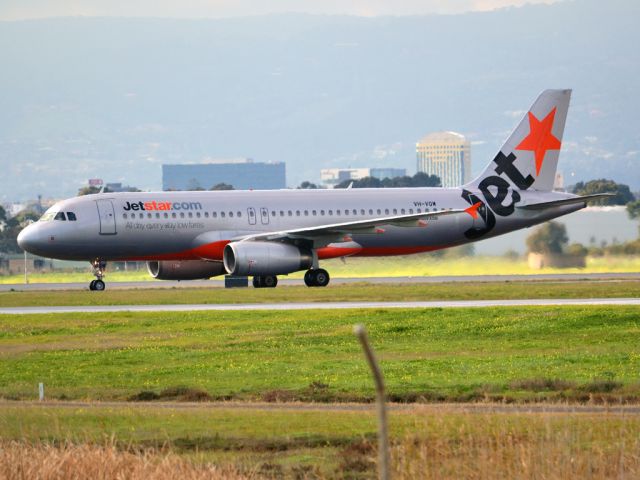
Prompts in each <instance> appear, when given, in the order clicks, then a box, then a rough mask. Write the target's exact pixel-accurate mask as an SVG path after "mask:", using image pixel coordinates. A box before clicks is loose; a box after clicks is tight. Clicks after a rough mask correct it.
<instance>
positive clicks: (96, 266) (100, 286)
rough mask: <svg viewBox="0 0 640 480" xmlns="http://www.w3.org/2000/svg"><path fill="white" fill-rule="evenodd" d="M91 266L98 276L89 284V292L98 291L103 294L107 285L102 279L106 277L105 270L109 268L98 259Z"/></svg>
mask: <svg viewBox="0 0 640 480" xmlns="http://www.w3.org/2000/svg"><path fill="white" fill-rule="evenodd" d="M91 266H92V267H93V274H94V275H95V276H96V279H95V280H92V281H91V283H89V290H96V291H99V292H101V291H102V290H104V289H105V288H106V285H105V283H104V281H103V280H102V278H103V277H104V270H105V268H107V262H104V261H102V260H100V259H99V258H96V259H95V260H94V261H93V262H91Z"/></svg>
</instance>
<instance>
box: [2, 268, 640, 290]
mask: <svg viewBox="0 0 640 480" xmlns="http://www.w3.org/2000/svg"><path fill="white" fill-rule="evenodd" d="M92 278H93V277H91V275H90V274H87V281H86V282H71V283H69V282H65V283H27V284H25V283H9V284H0V292H8V291H43V290H88V288H89V281H90V280H91V279H92ZM106 280H107V289H109V290H130V289H146V288H224V280H223V279H222V278H216V279H211V280H189V281H181V282H180V281H169V280H149V281H139V282H109V281H108V280H109V279H108V277H106ZM583 280H587V281H592V282H598V281H601V282H606V281H620V280H640V273H637V272H629V273H559V274H531V275H445V276H434V277H350V278H332V279H331V285H348V284H353V283H372V284H422V283H426V284H428V283H456V282H474V283H487V282H531V281H547V282H549V281H554V282H556V281H558V282H560V281H583ZM278 284H279V285H304V282H303V281H302V279H297V278H285V277H280V278H278Z"/></svg>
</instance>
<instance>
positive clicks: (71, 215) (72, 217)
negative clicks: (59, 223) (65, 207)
mask: <svg viewBox="0 0 640 480" xmlns="http://www.w3.org/2000/svg"><path fill="white" fill-rule="evenodd" d="M67 219H68V220H69V221H70V222H75V221H76V214H75V213H73V212H67Z"/></svg>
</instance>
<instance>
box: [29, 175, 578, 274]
mask: <svg viewBox="0 0 640 480" xmlns="http://www.w3.org/2000/svg"><path fill="white" fill-rule="evenodd" d="M573 197H574V195H569V194H564V193H557V192H537V191H520V198H519V201H518V202H517V204H523V205H525V204H531V203H537V202H548V201H552V200H559V199H566V198H573ZM477 199H482V195H481V193H480V192H477V191H469V190H465V189H464V188H462V187H460V188H399V189H334V190H268V191H258V190H256V191H241V190H238V191H197V192H148V193H101V194H94V195H87V196H82V197H75V198H71V199H68V200H64V201H61V202H58V203H57V204H56V205H54V206H53V207H51V209H49V210H48V212H49V215H48V216H49V217H52V216H54V215H52V214H55V213H57V212H63V213H65V215H64V216H65V220H62V219H58V220H55V219H49V220H47V221H38V222H35V223H33V224H32V225H30V226H28V227H27V228H26V229H25V230H23V232H21V234H20V237H19V242H20V244H21V246H22V247H23V248H24V249H26V250H27V251H29V252H31V253H33V254H36V255H40V256H43V257H50V258H58V259H63V260H88V261H93V260H95V259H100V260H104V261H112V260H194V259H202V260H213V261H221V260H222V251H223V248H224V246H225V245H226V244H227V243H228V242H229V241H232V240H234V239H240V238H242V237H246V236H247V235H251V234H257V233H263V232H281V231H287V230H291V229H297V228H303V227H312V226H322V225H330V224H338V223H346V222H352V221H358V220H366V219H378V218H384V217H388V216H397V215H404V214H413V213H425V212H436V211H442V210H449V209H454V210H455V209H461V210H464V209H467V208H469V207H470V206H471V205H473V204H474V203H475V202H476V200H477ZM583 207H584V204H574V205H564V206H558V207H552V208H548V209H544V210H538V211H531V210H519V209H518V208H515V209H513V211H512V213H510V214H509V215H502V216H501V215H496V214H494V213H493V212H491V210H490V209H489V208H487V206H486V205H485V204H484V203H483V204H482V206H481V207H480V209H479V210H478V213H479V215H476V216H474V215H471V214H461V215H451V216H442V217H439V218H430V219H428V220H427V221H426V222H424V223H426V225H425V224H422V225H414V226H399V225H396V224H393V222H391V223H390V224H389V225H383V226H382V228H378V229H375V231H373V232H367V233H355V232H354V234H352V235H348V236H342V237H340V238H329V239H327V240H326V242H325V243H324V244H322V243H321V242H320V243H317V244H316V245H315V246H314V248H316V249H317V253H318V256H319V258H320V259H323V258H333V257H340V256H347V255H359V256H380V255H404V254H411V253H418V252H426V251H432V250H437V249H441V248H447V247H452V246H456V245H461V244H465V243H469V242H472V241H476V240H482V239H486V238H490V237H493V236H496V235H501V234H504V233H508V232H511V231H514V230H518V229H521V228H525V227H529V226H531V225H535V224H538V223H541V222H544V221H547V220H550V219H552V218H555V217H559V216H561V215H565V214H568V213H571V212H574V211H576V210H579V209H581V208H583ZM68 212H72V213H73V214H74V215H75V218H76V220H74V221H72V220H69V219H68V215H67V213H68ZM45 216H46V214H45ZM474 217H475V218H474ZM488 217H492V218H488ZM382 223H384V222H382Z"/></svg>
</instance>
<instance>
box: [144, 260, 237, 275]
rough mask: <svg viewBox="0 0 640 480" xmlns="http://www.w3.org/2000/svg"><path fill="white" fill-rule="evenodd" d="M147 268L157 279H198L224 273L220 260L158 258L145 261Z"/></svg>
mask: <svg viewBox="0 0 640 480" xmlns="http://www.w3.org/2000/svg"><path fill="white" fill-rule="evenodd" d="M147 270H148V271H149V274H150V275H151V276H152V277H153V278H157V279H158V280H199V279H203V278H210V277H215V276H216V275H222V274H224V273H225V272H224V266H223V265H222V262H206V261H204V260H160V261H153V262H147Z"/></svg>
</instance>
